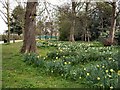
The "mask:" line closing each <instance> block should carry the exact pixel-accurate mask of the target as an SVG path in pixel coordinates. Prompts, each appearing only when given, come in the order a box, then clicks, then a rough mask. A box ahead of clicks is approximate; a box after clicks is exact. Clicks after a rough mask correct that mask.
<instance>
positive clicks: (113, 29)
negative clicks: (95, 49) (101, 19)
mask: <svg viewBox="0 0 120 90" xmlns="http://www.w3.org/2000/svg"><path fill="white" fill-rule="evenodd" d="M115 28H116V2H113V3H112V20H111V30H110V32H109V40H110V43H111V44H113V42H114V34H115Z"/></svg>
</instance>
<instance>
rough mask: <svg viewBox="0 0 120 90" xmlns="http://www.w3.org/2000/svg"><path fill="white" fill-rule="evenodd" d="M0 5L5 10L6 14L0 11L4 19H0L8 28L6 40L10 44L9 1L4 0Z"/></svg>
mask: <svg viewBox="0 0 120 90" xmlns="http://www.w3.org/2000/svg"><path fill="white" fill-rule="evenodd" d="M0 2H1V4H2V5H3V8H5V10H6V13H5V12H3V11H2V10H0V12H1V13H2V14H3V16H4V17H2V15H1V17H2V19H3V20H4V22H5V23H6V24H7V26H8V38H7V42H8V43H10V2H9V0H7V1H6V0H4V1H0Z"/></svg>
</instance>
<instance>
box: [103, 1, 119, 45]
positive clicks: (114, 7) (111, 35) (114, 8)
mask: <svg viewBox="0 0 120 90" xmlns="http://www.w3.org/2000/svg"><path fill="white" fill-rule="evenodd" d="M109 4H110V5H111V7H112V18H111V29H110V31H109V36H108V38H107V39H105V42H104V45H112V44H114V37H115V30H116V21H117V16H118V13H119V12H118V13H117V2H116V0H113V1H112V2H110V3H109Z"/></svg>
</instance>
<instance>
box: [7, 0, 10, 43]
mask: <svg viewBox="0 0 120 90" xmlns="http://www.w3.org/2000/svg"><path fill="white" fill-rule="evenodd" d="M6 5H7V8H6V9H7V23H8V24H7V25H8V38H7V42H8V43H10V6H9V0H7V3H6Z"/></svg>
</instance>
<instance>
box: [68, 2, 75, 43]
mask: <svg viewBox="0 0 120 90" xmlns="http://www.w3.org/2000/svg"><path fill="white" fill-rule="evenodd" d="M75 8H76V5H75V1H72V22H71V29H70V37H69V41H71V42H73V41H75V39H74V31H75Z"/></svg>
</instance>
